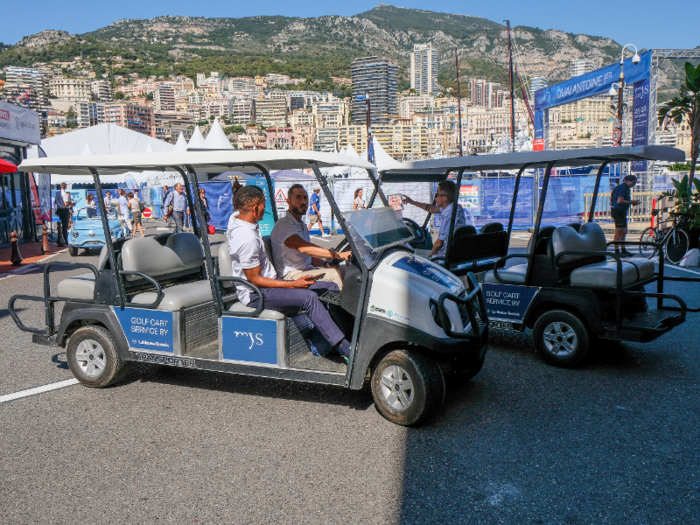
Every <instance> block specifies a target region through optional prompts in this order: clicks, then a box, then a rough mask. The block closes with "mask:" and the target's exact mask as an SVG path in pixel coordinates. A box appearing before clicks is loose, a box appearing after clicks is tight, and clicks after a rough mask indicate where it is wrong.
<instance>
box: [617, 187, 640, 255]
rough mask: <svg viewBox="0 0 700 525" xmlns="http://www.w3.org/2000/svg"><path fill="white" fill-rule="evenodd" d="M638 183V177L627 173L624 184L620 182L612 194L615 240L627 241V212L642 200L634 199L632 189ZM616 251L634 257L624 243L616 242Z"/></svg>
mask: <svg viewBox="0 0 700 525" xmlns="http://www.w3.org/2000/svg"><path fill="white" fill-rule="evenodd" d="M635 184H637V177H635V176H634V175H627V176H625V178H624V179H622V184H618V185H617V186H615V188H614V189H613V190H612V193H611V194H610V206H611V208H612V209H611V210H610V216H611V217H612V220H613V222H614V223H615V235H614V237H613V241H619V242H620V243H624V242H625V238H626V237H627V212H629V209H630V206H636V205H637V204H639V202H640V201H638V200H632V194H631V190H632V188H633V187H634V185H635ZM615 253H616V254H618V255H620V256H621V257H632V254H631V253H630V252H628V251H627V250H626V249H625V246H624V244H615Z"/></svg>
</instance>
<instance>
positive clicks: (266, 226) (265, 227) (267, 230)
mask: <svg viewBox="0 0 700 525" xmlns="http://www.w3.org/2000/svg"><path fill="white" fill-rule="evenodd" d="M245 184H246V186H257V187H258V188H260V189H261V190H262V191H263V193H264V194H265V216H264V217H263V220H261V221H260V222H259V223H258V226H260V235H262V236H263V237H265V235H270V234H271V233H272V228H273V227H274V226H275V218H274V216H273V215H272V207H273V206H274V205H275V201H274V200H273V199H272V197H271V196H270V192H269V190H268V187H267V180H266V179H258V180H256V179H248V180H247V181H245ZM274 191H275V181H274V180H273V181H272V192H273V193H274Z"/></svg>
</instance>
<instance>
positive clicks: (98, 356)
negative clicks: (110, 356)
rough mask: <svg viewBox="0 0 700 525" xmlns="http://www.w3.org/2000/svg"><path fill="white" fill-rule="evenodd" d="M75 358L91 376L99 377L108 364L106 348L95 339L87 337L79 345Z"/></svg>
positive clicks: (85, 372)
mask: <svg viewBox="0 0 700 525" xmlns="http://www.w3.org/2000/svg"><path fill="white" fill-rule="evenodd" d="M75 359H76V361H77V362H78V366H80V369H81V370H82V372H83V373H84V374H85V375H86V376H89V377H97V376H99V375H100V374H101V373H102V371H103V370H104V369H105V366H107V357H106V356H105V351H104V348H102V345H101V344H100V343H98V342H97V341H95V340H94V339H85V340H84V341H81V342H80V344H79V345H78V350H77V351H76V353H75Z"/></svg>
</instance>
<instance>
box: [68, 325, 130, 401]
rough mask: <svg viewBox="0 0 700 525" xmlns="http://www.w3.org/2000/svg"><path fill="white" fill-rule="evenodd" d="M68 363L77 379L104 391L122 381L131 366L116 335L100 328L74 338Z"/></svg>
mask: <svg viewBox="0 0 700 525" xmlns="http://www.w3.org/2000/svg"><path fill="white" fill-rule="evenodd" d="M66 360H67V361H68V367H69V368H70V370H71V372H73V375H74V376H75V378H76V379H77V380H78V381H80V382H81V383H82V384H83V385H85V386H88V387H91V388H104V387H106V386H109V385H111V384H114V383H116V382H117V381H119V380H120V379H122V378H123V377H124V376H125V375H126V373H127V372H128V365H129V363H124V362H123V361H122V359H121V357H120V356H119V352H118V351H117V346H116V344H115V343H114V339H113V338H112V334H110V333H109V331H108V330H107V329H106V328H103V327H101V326H96V325H90V326H84V327H83V328H80V329H79V330H76V331H75V332H74V333H73V335H71V337H70V339H69V340H68V344H67V345H66Z"/></svg>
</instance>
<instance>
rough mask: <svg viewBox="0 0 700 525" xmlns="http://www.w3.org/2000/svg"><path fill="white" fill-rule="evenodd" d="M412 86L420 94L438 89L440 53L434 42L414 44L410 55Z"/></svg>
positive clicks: (432, 92) (427, 93)
mask: <svg viewBox="0 0 700 525" xmlns="http://www.w3.org/2000/svg"><path fill="white" fill-rule="evenodd" d="M410 68H411V70H410V75H411V88H412V89H414V90H415V91H416V93H417V94H419V95H430V94H436V93H437V90H438V83H437V77H438V55H437V49H435V48H433V44H414V46H413V53H411V57H410Z"/></svg>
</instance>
